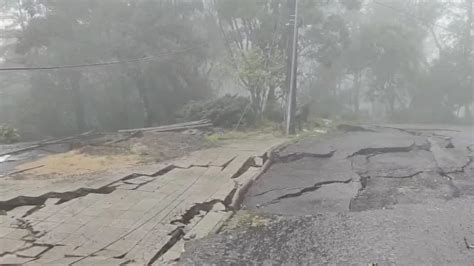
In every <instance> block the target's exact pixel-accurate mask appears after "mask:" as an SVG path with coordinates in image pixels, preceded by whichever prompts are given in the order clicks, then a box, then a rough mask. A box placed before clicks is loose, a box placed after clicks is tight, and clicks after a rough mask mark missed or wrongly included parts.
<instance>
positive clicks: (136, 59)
mask: <svg viewBox="0 0 474 266" xmlns="http://www.w3.org/2000/svg"><path fill="white" fill-rule="evenodd" d="M200 46H202V44H201V45H200ZM197 47H199V46H194V47H188V48H185V49H181V50H176V51H170V52H166V53H162V54H157V55H154V56H147V57H141V58H134V59H128V60H120V61H109V62H103V63H92V64H75V65H59V66H41V67H7V68H0V71H36V70H55V69H70V68H84V67H99V66H110V65H118V64H127V63H133V62H141V61H152V60H157V59H160V58H163V57H166V56H170V55H175V54H181V53H185V52H188V51H191V50H194V49H196V48H197Z"/></svg>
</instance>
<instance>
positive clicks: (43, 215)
mask: <svg viewBox="0 0 474 266" xmlns="http://www.w3.org/2000/svg"><path fill="white" fill-rule="evenodd" d="M176 137H179V138H180V139H181V138H182V137H183V136H176ZM144 139H147V137H146V135H145V137H142V138H140V139H136V140H133V141H143V140H144ZM159 140H161V139H156V141H159ZM284 141H285V139H281V138H276V137H273V136H271V135H258V136H249V137H247V138H244V139H235V140H232V139H230V140H226V141H222V143H219V144H220V145H218V146H216V147H212V148H208V149H199V150H196V151H193V152H190V153H188V154H186V155H185V156H184V157H180V158H175V159H171V160H168V161H163V162H154V161H146V162H145V163H140V164H130V165H128V166H127V167H122V168H119V167H117V164H113V166H114V167H112V168H110V169H106V170H105V171H104V169H103V167H99V168H96V167H94V168H93V167H90V166H91V165H92V166H96V165H99V166H101V165H102V164H92V163H91V162H94V161H96V160H99V162H103V160H100V159H102V155H101V154H99V155H91V154H87V153H86V154H84V153H80V151H82V149H81V150H73V151H72V152H74V153H71V152H67V153H64V154H61V153H59V154H53V155H50V156H47V157H42V158H39V159H38V160H39V161H40V162H41V164H43V163H49V164H48V165H47V166H48V167H44V168H48V171H47V172H45V171H44V170H45V169H44V168H41V169H42V170H43V172H41V174H40V175H39V174H38V173H35V172H34V171H28V172H23V173H22V174H24V175H23V176H21V178H20V177H19V176H17V175H5V176H3V177H1V178H0V265H5V264H9V265H12V264H22V265H23V264H27V265H28V264H29V265H122V264H131V265H161V264H167V263H168V262H172V261H174V260H176V259H177V258H179V256H180V254H181V252H182V251H183V247H184V244H185V242H186V241H188V240H190V239H198V238H200V237H203V236H205V235H207V234H208V233H211V232H213V231H214V228H217V227H219V225H220V224H221V223H222V222H223V221H225V220H226V219H227V217H228V216H229V215H231V214H232V213H233V210H234V206H236V205H237V204H235V203H234V202H235V201H236V200H237V199H236V197H237V196H238V195H240V194H241V193H240V191H241V189H242V187H243V186H244V185H245V184H247V183H248V180H251V179H252V178H253V177H254V176H256V175H257V174H258V173H259V171H260V168H261V167H262V166H263V164H264V163H265V161H266V160H267V159H266V158H267V157H266V152H267V151H268V150H269V149H270V148H271V147H272V146H274V145H279V144H281V143H282V142H284ZM182 144H184V143H182ZM149 146H150V145H149ZM152 147H153V146H152ZM155 147H156V146H155ZM162 147H163V146H162ZM162 150H165V149H164V147H163V149H162ZM94 151H96V150H94ZM155 152H157V153H158V152H159V150H158V151H155ZM175 152H176V151H175ZM58 156H59V158H66V159H67V162H69V163H70V164H71V165H67V166H68V167H62V168H61V169H59V168H58V167H56V166H57V164H58V163H51V161H53V162H58V160H56V159H57V158H58ZM120 156H122V155H120ZM124 156H127V154H125V155H124ZM130 156H134V155H133V154H132V155H130ZM107 157H110V156H109V155H107ZM71 158H73V159H76V158H82V161H81V162H84V161H85V162H87V164H86V165H85V166H87V167H89V168H84V167H85V166H84V165H83V164H81V165H73V164H72V162H73V161H74V160H72V159H71ZM52 159H55V160H52ZM38 160H36V161H33V162H31V163H38ZM61 162H64V160H61ZM131 162H134V161H132V160H125V161H122V164H126V163H131ZM249 162H250V163H249ZM59 166H61V165H59ZM79 166H81V167H79ZM69 168H74V169H77V170H81V171H79V172H81V174H80V175H79V174H77V172H78V171H73V172H71V171H67V170H70V169H69ZM51 169H54V170H55V171H56V169H57V170H62V171H63V172H62V175H53V174H52V173H51V172H52V171H51ZM84 169H86V170H88V171H82V170H84ZM98 170H100V171H98Z"/></svg>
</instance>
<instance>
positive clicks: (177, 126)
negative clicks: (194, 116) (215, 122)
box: [118, 119, 212, 133]
mask: <svg viewBox="0 0 474 266" xmlns="http://www.w3.org/2000/svg"><path fill="white" fill-rule="evenodd" d="M209 126H212V123H211V121H210V120H207V119H205V120H199V121H192V122H186V123H179V124H172V125H166V126H159V127H145V128H133V129H123V130H119V131H118V132H119V133H133V132H137V131H141V132H144V131H154V132H166V131H177V130H184V129H193V128H203V127H209Z"/></svg>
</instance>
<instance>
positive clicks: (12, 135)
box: [0, 125, 20, 144]
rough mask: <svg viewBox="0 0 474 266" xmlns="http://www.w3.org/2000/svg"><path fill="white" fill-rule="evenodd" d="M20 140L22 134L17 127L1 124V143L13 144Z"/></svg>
mask: <svg viewBox="0 0 474 266" xmlns="http://www.w3.org/2000/svg"><path fill="white" fill-rule="evenodd" d="M19 140H20V134H18V130H17V129H16V128H13V127H10V126H7V125H0V143H4V144H11V143H15V142H18V141H19Z"/></svg>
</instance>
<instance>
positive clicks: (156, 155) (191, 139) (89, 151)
mask: <svg viewBox="0 0 474 266" xmlns="http://www.w3.org/2000/svg"><path fill="white" fill-rule="evenodd" d="M125 137H127V135H123V134H106V135H104V136H102V137H100V138H97V139H93V140H90V141H89V142H87V143H76V145H75V146H76V148H75V149H72V150H71V151H68V152H64V153H57V154H51V155H48V156H45V157H42V158H39V159H37V160H35V161H30V162H26V163H23V164H20V165H19V166H17V167H16V170H18V171H22V170H27V171H25V172H22V173H19V174H16V175H15V178H19V179H25V178H55V177H68V176H71V177H72V176H79V175H87V174H94V173H100V172H105V171H108V170H111V169H123V168H128V167H133V166H135V165H142V164H149V163H155V162H161V161H165V160H169V159H173V158H177V157H181V156H184V155H185V154H187V153H189V152H192V151H196V150H200V149H205V148H210V147H212V146H214V145H215V144H213V143H212V142H210V141H208V140H207V138H206V136H205V135H204V134H202V133H200V132H196V131H193V132H184V133H171V132H162V133H155V132H145V133H143V134H139V135H137V136H134V137H132V138H129V139H125V140H123V141H120V140H122V139H124V138H125Z"/></svg>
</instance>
